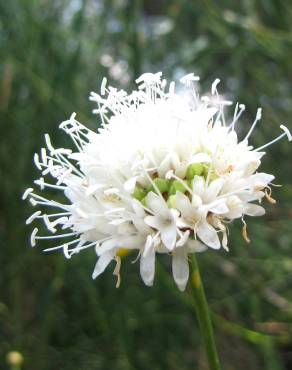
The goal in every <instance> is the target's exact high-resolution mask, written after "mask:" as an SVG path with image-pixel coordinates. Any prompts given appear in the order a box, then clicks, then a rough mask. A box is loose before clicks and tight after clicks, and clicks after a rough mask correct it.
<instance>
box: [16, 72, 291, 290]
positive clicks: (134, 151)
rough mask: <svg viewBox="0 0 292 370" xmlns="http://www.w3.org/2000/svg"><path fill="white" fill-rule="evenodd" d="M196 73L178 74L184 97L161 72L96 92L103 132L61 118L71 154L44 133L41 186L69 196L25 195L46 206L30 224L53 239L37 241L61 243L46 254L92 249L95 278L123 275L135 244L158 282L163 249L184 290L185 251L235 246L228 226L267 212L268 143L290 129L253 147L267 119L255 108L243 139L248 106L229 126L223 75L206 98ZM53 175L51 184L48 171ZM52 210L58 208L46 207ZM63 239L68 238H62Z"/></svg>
mask: <svg viewBox="0 0 292 370" xmlns="http://www.w3.org/2000/svg"><path fill="white" fill-rule="evenodd" d="M197 81H198V77H196V76H194V75H193V74H189V75H187V76H185V77H183V78H182V79H181V83H182V84H183V85H184V89H183V93H182V92H176V89H175V84H174V82H171V83H170V84H168V83H167V81H166V80H165V79H162V74H161V73H156V74H151V73H145V74H143V75H142V76H141V77H140V78H138V80H137V84H138V89H137V90H135V91H133V92H132V93H130V94H127V93H126V92H125V91H123V90H120V91H119V90H117V89H115V88H113V87H107V81H106V79H104V80H103V82H102V86H101V93H100V94H96V93H91V95H90V99H91V100H92V101H94V102H95V103H96V104H97V108H96V109H95V110H94V113H96V114H98V115H99V117H100V123H101V124H100V128H99V129H98V131H97V132H93V131H91V130H89V129H88V128H86V127H85V126H83V125H82V124H81V123H80V122H78V121H77V120H76V116H75V114H72V116H71V117H70V119H69V120H67V121H65V122H63V123H61V125H60V128H61V129H62V130H64V131H65V132H66V133H67V134H68V135H69V136H70V137H71V139H72V140H73V143H74V144H75V147H76V149H75V150H74V151H72V150H69V149H64V148H58V149H56V148H54V147H53V146H52V144H51V141H50V137H49V135H47V134H46V135H45V140H46V147H47V148H46V149H45V148H42V149H41V152H40V155H39V154H35V157H34V161H35V164H36V166H37V168H38V169H39V170H40V172H41V177H40V179H38V180H36V181H35V183H36V184H37V185H38V186H39V187H40V188H41V190H43V189H46V188H52V189H56V190H59V191H61V192H63V193H64V195H65V198H67V201H66V202H65V203H60V202H59V201H55V200H50V199H46V198H45V197H42V196H40V195H38V194H37V193H35V192H34V191H33V189H32V188H29V189H27V190H26V191H25V193H24V196H23V198H24V199H25V198H27V197H28V198H29V199H30V202H31V204H32V205H33V206H40V207H41V208H42V211H40V210H38V211H37V212H35V213H34V214H33V215H32V216H30V217H29V218H28V220H27V224H29V223H31V222H32V221H34V220H36V219H42V221H43V222H44V223H45V225H46V227H47V228H48V230H49V231H50V232H51V234H52V235H50V236H39V235H38V228H35V229H34V230H33V232H32V234H31V245H32V246H34V245H35V244H36V241H38V240H44V239H60V241H61V243H60V244H58V245H57V246H55V247H50V248H47V249H45V251H54V250H59V249H61V250H63V252H64V255H65V256H66V257H67V258H70V257H71V256H72V255H74V254H76V253H79V252H80V251H82V250H84V249H87V248H90V247H94V248H95V251H96V254H97V256H98V260H97V263H96V266H95V269H94V271H93V278H96V277H97V276H99V275H100V274H101V273H102V272H103V271H104V270H105V268H106V267H107V266H108V265H109V264H110V262H111V261H112V260H115V261H116V268H115V270H114V274H115V275H117V276H118V284H119V281H120V279H119V269H120V265H121V258H120V254H119V251H120V250H124V248H128V249H136V250H138V258H139V259H140V273H141V277H142V279H143V281H144V282H145V284H146V285H152V284H153V281H154V275H155V258H156V254H157V253H158V254H159V253H167V254H169V255H171V256H172V271H173V276H174V280H175V282H176V284H177V286H178V287H179V289H181V290H184V289H185V286H186V284H187V281H188V277H189V266H188V254H190V253H195V252H200V251H203V250H206V249H207V248H211V249H219V248H220V247H221V246H222V247H223V248H224V249H225V250H228V225H229V223H230V221H232V220H234V219H237V218H241V219H242V222H243V237H244V238H245V240H246V241H249V238H248V236H247V229H246V222H245V220H244V217H245V216H261V215H263V214H264V213H265V210H264V208H263V207H262V206H261V205H259V204H257V203H261V201H262V200H263V198H264V197H266V198H267V200H268V201H270V202H272V203H273V202H275V201H274V199H273V198H272V197H271V188H270V184H271V182H272V181H273V180H274V176H273V175H270V174H266V173H262V172H258V168H259V166H260V164H261V159H262V157H263V156H264V154H265V152H264V151H263V150H264V149H265V148H266V147H268V146H269V145H271V144H273V143H274V142H276V141H278V140H280V139H281V138H282V137H284V136H287V137H288V139H289V140H290V141H291V139H292V138H291V134H290V132H289V130H288V129H287V128H286V127H285V126H280V127H281V129H282V130H283V131H284V132H283V133H282V134H281V135H280V136H278V137H277V138H276V139H274V140H272V141H271V142H270V143H267V144H266V145H263V146H262V147H260V148H253V146H251V145H250V144H249V138H250V136H251V133H252V131H253V130H254V128H255V126H256V124H257V122H258V121H259V120H260V118H261V109H259V110H258V112H257V115H256V118H255V121H254V123H253V124H252V126H251V129H250V130H249V132H248V133H247V135H246V137H245V138H244V139H241V140H240V139H238V136H237V133H236V131H235V126H236V124H237V122H238V121H239V117H240V116H241V114H242V112H243V111H244V109H245V107H244V106H243V105H240V104H236V107H235V111H234V115H233V120H232V121H231V122H226V119H225V116H224V113H223V110H224V108H225V106H229V105H230V104H231V102H229V101H226V100H224V99H223V98H222V97H220V96H219V94H218V92H217V85H218V82H219V80H216V81H215V82H214V83H213V85H212V89H211V95H210V96H203V97H199V95H198V94H197V92H196V89H195V84H196V83H197ZM49 175H50V176H51V178H53V180H54V183H49V182H47V181H46V180H45V177H47V176H49ZM52 208H56V209H58V212H56V211H53V212H52V213H50V212H49V210H51V209H52ZM62 240H64V242H63V241H62Z"/></svg>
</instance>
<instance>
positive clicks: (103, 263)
mask: <svg viewBox="0 0 292 370" xmlns="http://www.w3.org/2000/svg"><path fill="white" fill-rule="evenodd" d="M113 256H114V253H113V252H112V251H111V252H106V253H104V254H102V255H101V256H100V257H99V259H98V261H97V263H96V265H95V268H94V271H93V273H92V279H96V278H97V277H98V276H99V275H100V274H102V273H103V272H104V270H105V269H106V267H107V266H108V264H109V263H110V262H111V260H112V259H113Z"/></svg>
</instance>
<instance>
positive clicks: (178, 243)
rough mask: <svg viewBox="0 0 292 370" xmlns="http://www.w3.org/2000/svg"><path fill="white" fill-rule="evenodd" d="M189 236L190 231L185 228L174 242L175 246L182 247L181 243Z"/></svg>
mask: <svg viewBox="0 0 292 370" xmlns="http://www.w3.org/2000/svg"><path fill="white" fill-rule="evenodd" d="M189 236H190V231H189V230H187V231H186V232H184V233H183V234H182V236H181V238H180V239H179V241H178V242H177V243H176V246H177V247H182V246H183V245H185V244H186V242H187V241H188V239H189Z"/></svg>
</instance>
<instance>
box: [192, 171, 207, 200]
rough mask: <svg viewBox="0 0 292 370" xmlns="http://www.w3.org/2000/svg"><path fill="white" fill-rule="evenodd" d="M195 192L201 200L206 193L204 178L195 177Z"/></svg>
mask: <svg viewBox="0 0 292 370" xmlns="http://www.w3.org/2000/svg"><path fill="white" fill-rule="evenodd" d="M193 190H194V193H195V194H197V195H198V196H199V197H200V198H202V195H203V194H204V191H205V179H204V177H202V176H195V177H194V180H193Z"/></svg>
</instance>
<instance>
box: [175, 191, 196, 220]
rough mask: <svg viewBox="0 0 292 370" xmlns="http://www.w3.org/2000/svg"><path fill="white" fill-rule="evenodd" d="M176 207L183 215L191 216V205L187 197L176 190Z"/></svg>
mask: <svg viewBox="0 0 292 370" xmlns="http://www.w3.org/2000/svg"><path fill="white" fill-rule="evenodd" d="M175 203H176V208H177V209H178V210H179V211H180V212H181V214H182V215H183V216H184V217H187V218H191V217H192V216H193V207H192V205H191V202H190V200H189V198H188V197H187V196H186V195H185V194H183V193H181V192H180V191H178V192H177V193H176V197H175Z"/></svg>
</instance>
